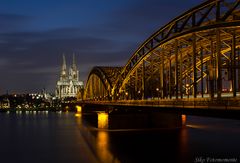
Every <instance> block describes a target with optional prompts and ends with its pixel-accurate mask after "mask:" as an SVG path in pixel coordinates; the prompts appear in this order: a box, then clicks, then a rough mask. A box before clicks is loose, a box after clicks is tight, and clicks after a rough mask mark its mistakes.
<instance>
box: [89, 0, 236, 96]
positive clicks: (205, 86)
mask: <svg viewBox="0 0 240 163" xmlns="http://www.w3.org/2000/svg"><path fill="white" fill-rule="evenodd" d="M238 92H240V0H209V1H206V2H204V3H202V4H200V5H198V6H196V7H194V8H192V9H190V10H189V11H187V12H185V13H183V14H182V15H180V16H178V17H176V18H175V19H173V20H172V21H171V22H169V23H168V24H166V25H165V26H163V27H162V28H160V29H159V30H158V31H157V32H156V33H154V34H153V35H151V36H150V37H149V38H148V39H147V40H146V41H145V42H144V43H143V44H142V45H141V46H140V47H139V48H138V49H137V50H136V51H135V53H134V54H133V55H132V56H131V58H130V59H129V60H128V62H127V64H126V65H125V66H124V67H122V68H119V67H118V68H116V67H95V68H93V70H92V71H91V73H90V75H89V78H88V81H87V85H86V88H85V93H84V97H85V98H86V99H99V100H100V99H105V100H106V99H116V100H121V99H129V100H130V99H132V100H133V99H134V100H138V99H147V98H158V99H159V98H161V99H171V98H176V99H178V98H197V97H202V98H203V97H209V98H215V97H217V98H221V97H222V96H223V94H224V93H228V95H230V96H231V97H236V96H237V93H238Z"/></svg>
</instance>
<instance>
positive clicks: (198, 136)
mask: <svg viewBox="0 0 240 163" xmlns="http://www.w3.org/2000/svg"><path fill="white" fill-rule="evenodd" d="M210 161H212V162H213V161H215V162H220V161H222V162H227V161H228V162H240V120H231V119H218V118H209V117H208V118H207V117H197V116H187V122H186V126H185V127H183V128H162V129H137V130H135V129H125V130H123V129H118V130H105V129H97V128H95V127H93V126H90V125H87V123H85V121H84V120H83V119H82V116H81V115H80V114H78V115H76V114H75V113H73V112H46V111H45V112H13V113H0V162H1V163H2V162H3V163H5V162H6V163H15V162H18V163H19V162H23V163H38V162H39V163H48V162H49V163H50V162H51V163H58V162H66V163H75V162H76V163H95V162H96V163H97V162H103V163H108V162H116V163H118V162H123V163H130V162H136V163H138V162H145V163H149V162H163V163H168V162H169V163H174V162H184V163H188V162H202V163H204V162H210Z"/></svg>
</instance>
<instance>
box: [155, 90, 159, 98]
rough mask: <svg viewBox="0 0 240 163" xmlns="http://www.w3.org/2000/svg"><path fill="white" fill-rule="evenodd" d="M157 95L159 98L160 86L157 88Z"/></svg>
mask: <svg viewBox="0 0 240 163" xmlns="http://www.w3.org/2000/svg"><path fill="white" fill-rule="evenodd" d="M156 91H157V95H158V100H159V88H156Z"/></svg>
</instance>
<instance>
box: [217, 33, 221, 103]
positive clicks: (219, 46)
mask: <svg viewBox="0 0 240 163" xmlns="http://www.w3.org/2000/svg"><path fill="white" fill-rule="evenodd" d="M220 39H221V38H220V30H219V29H217V30H216V55H217V56H216V62H217V63H216V66H217V68H216V70H217V98H221V94H222V59H221V40H220Z"/></svg>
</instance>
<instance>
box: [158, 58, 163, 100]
mask: <svg viewBox="0 0 240 163" xmlns="http://www.w3.org/2000/svg"><path fill="white" fill-rule="evenodd" d="M159 72H160V90H161V98H164V55H163V54H162V57H161V63H160V70H159Z"/></svg>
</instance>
